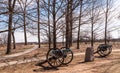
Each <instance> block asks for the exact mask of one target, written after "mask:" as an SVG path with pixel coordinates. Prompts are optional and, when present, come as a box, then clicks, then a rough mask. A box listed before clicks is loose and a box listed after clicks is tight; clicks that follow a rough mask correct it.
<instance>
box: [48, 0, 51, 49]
mask: <svg viewBox="0 0 120 73" xmlns="http://www.w3.org/2000/svg"><path fill="white" fill-rule="evenodd" d="M48 30H49V35H48V40H49V41H48V42H49V49H50V48H51V33H50V0H48Z"/></svg>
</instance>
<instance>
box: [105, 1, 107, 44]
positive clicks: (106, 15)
mask: <svg viewBox="0 0 120 73" xmlns="http://www.w3.org/2000/svg"><path fill="white" fill-rule="evenodd" d="M107 24H108V0H107V2H106V12H105V44H107Z"/></svg>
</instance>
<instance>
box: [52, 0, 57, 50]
mask: <svg viewBox="0 0 120 73" xmlns="http://www.w3.org/2000/svg"><path fill="white" fill-rule="evenodd" d="M55 4H56V0H53V11H52V14H53V48H56V12H55V7H56V5H55Z"/></svg>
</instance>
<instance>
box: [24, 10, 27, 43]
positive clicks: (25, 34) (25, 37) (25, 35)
mask: <svg viewBox="0 0 120 73" xmlns="http://www.w3.org/2000/svg"><path fill="white" fill-rule="evenodd" d="M23 19H24V20H23V21H24V40H25V45H27V32H26V8H24V13H23Z"/></svg>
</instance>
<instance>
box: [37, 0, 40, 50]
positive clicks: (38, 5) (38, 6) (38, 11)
mask: <svg viewBox="0 0 120 73" xmlns="http://www.w3.org/2000/svg"><path fill="white" fill-rule="evenodd" d="M39 8H40V4H39V0H37V13H38V45H39V48H40V9H39Z"/></svg>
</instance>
